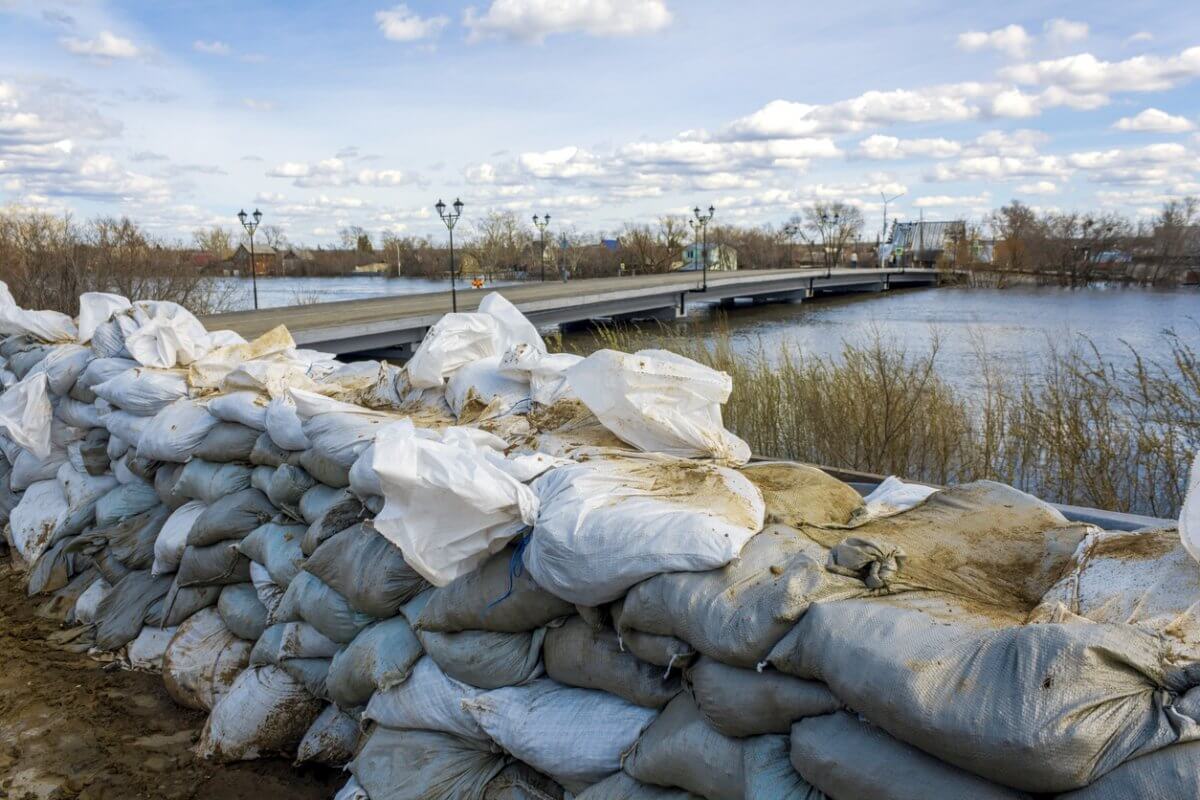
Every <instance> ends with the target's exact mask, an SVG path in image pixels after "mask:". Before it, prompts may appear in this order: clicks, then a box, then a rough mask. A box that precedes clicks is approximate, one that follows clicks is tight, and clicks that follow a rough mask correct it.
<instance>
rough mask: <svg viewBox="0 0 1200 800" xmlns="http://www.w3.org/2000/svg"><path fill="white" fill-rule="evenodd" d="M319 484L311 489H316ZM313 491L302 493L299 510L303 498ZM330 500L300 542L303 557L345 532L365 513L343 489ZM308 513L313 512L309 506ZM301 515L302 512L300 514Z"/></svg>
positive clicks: (357, 502) (354, 498) (306, 517)
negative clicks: (327, 540)
mask: <svg viewBox="0 0 1200 800" xmlns="http://www.w3.org/2000/svg"><path fill="white" fill-rule="evenodd" d="M320 485H321V484H317V486H315V487H313V489H316V488H318V487H320ZM313 489H309V490H308V491H307V492H305V493H304V497H302V498H300V503H301V508H302V509H303V505H304V502H305V500H304V498H306V497H309V496H311V495H312V494H313ZM336 492H337V493H336V494H335V495H333V498H332V500H331V501H330V502H329V503H327V504H324V505H323V506H322V507H321V508H320V509H319V513H318V514H317V515H316V517H315V518H313V520H312V521H311V522H310V523H309V525H308V530H307V531H305V533H304V539H303V540H301V542H300V549H301V550H303V551H304V555H306V556H311V555H312V554H313V553H315V552H316V551H317V548H318V547H320V546H321V543H322V542H324V541H325V540H326V539H330V538H332V537H333V536H336V535H337V534H339V533H341V532H342V531H344V530H346V528H349V527H351V526H352V525H354V524H356V523H357V522H359V521H360V520H362V518H363V516H364V514H365V511H364V509H363V506H362V503H360V502H359V500H358V498H356V497H354V496H353V495H351V494H350V493H349V492H347V491H346V490H345V489H338V490H336ZM309 511H310V512H311V511H314V507H313V506H312V505H311V504H310V507H309ZM301 513H302V515H304V514H303V511H302V512H301ZM304 518H305V520H306V521H307V520H308V515H304Z"/></svg>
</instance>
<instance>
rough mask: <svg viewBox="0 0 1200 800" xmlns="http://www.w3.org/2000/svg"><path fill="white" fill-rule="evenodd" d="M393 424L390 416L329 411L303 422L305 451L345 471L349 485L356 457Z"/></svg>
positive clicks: (393, 420)
mask: <svg viewBox="0 0 1200 800" xmlns="http://www.w3.org/2000/svg"><path fill="white" fill-rule="evenodd" d="M395 421H396V420H395V419H394V418H392V417H383V416H375V415H370V414H351V413H347V412H342V411H333V412H329V413H325V414H317V415H316V416H313V417H310V418H309V419H307V420H305V421H304V435H305V436H306V437H307V438H308V441H309V450H311V451H313V452H315V453H318V454H319V455H321V456H323V457H324V458H326V459H328V460H330V461H332V462H333V463H335V464H337V465H339V466H341V467H344V468H345V469H346V474H347V483H346V485H349V473H350V468H351V467H353V466H354V462H355V461H356V460H357V459H358V456H359V454H360V453H362V451H363V450H365V449H366V448H367V446H368V445H369V444H371V442H373V441H375V435H376V434H377V433H379V431H380V429H382V428H383V427H384V426H385V425H390V424H391V423H393V422H395Z"/></svg>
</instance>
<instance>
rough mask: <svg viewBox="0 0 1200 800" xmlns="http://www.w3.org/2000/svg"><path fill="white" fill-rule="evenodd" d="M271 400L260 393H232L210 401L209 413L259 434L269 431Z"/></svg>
mask: <svg viewBox="0 0 1200 800" xmlns="http://www.w3.org/2000/svg"><path fill="white" fill-rule="evenodd" d="M268 402H270V400H269V398H267V397H266V396H265V395H262V394H259V393H258V392H250V391H243V392H230V393H229V394H222V395H218V396H217V397H214V398H212V399H211V400H209V401H208V413H210V414H212V415H213V416H214V417H216V418H217V419H219V420H221V421H222V422H237V423H240V424H242V425H245V426H246V427H248V428H253V429H254V430H256V431H258V432H260V433H261V432H263V431H266V429H267V403H268Z"/></svg>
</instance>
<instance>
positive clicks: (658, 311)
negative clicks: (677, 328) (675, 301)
mask: <svg viewBox="0 0 1200 800" xmlns="http://www.w3.org/2000/svg"><path fill="white" fill-rule="evenodd" d="M680 316H681V315H680V312H679V308H678V306H673V305H671V306H664V307H662V308H648V309H646V310H645V311H630V312H629V313H627V314H614V315H613V322H634V321H636V320H657V321H659V322H674V321H675V320H677V319H679V317H680Z"/></svg>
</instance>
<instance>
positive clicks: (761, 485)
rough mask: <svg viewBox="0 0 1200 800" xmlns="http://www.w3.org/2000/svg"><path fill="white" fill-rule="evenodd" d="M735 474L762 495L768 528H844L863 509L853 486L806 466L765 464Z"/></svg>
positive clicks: (784, 463) (781, 463)
mask: <svg viewBox="0 0 1200 800" xmlns="http://www.w3.org/2000/svg"><path fill="white" fill-rule="evenodd" d="M738 471H739V472H741V473H742V474H743V475H745V476H746V477H747V478H749V479H750V482H751V483H753V484H754V485H755V486H757V487H758V490H759V491H760V492H762V496H763V502H764V504H765V506H766V515H765V517H764V521H765V522H766V523H767V524H768V525H771V524H775V523H778V524H780V525H787V526H789V527H792V528H798V527H800V526H801V525H845V524H847V523H848V522H850V521H851V520H852V519H853V518H854V516H855V514H856V513H861V510H862V509H863V499H862V496H861V495H860V494H859V493H858V492H857V491H855V490H854V487H853V486H851V485H850V484H848V483H843V482H842V481H839V480H838V479H837V478H834V477H833V476H831V475H829V474H828V473H825V472H823V471H821V470H819V469H817V468H816V467H812V466H809V465H808V464H797V463H794V462H790V461H764V462H758V463H754V464H747V465H746V466H744V467H742V468H740V469H739V470H738Z"/></svg>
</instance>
